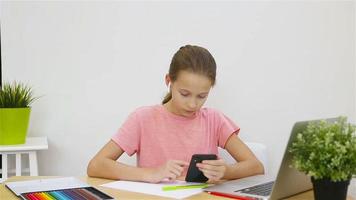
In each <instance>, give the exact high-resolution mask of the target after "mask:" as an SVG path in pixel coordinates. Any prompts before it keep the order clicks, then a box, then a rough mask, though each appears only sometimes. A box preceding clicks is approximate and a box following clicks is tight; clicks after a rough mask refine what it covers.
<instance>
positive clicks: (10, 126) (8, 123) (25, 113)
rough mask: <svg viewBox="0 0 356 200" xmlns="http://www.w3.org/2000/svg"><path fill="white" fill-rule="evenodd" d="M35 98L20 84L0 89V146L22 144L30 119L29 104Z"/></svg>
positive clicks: (7, 85) (26, 87) (28, 88)
mask: <svg viewBox="0 0 356 200" xmlns="http://www.w3.org/2000/svg"><path fill="white" fill-rule="evenodd" d="M35 99H36V98H35V97H33V95H32V89H31V88H30V87H28V86H26V85H24V84H22V83H17V82H14V83H13V84H10V83H5V84H4V85H3V87H2V88H0V145H12V144H24V143H25V142H26V135H27V129H28V124H29V119H30V112H31V107H30V104H31V103H32V102H33V101H34V100H35Z"/></svg>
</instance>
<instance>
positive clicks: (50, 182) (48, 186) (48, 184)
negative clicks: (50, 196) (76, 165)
mask: <svg viewBox="0 0 356 200" xmlns="http://www.w3.org/2000/svg"><path fill="white" fill-rule="evenodd" d="M5 185H6V186H7V187H8V188H10V189H11V190H12V191H13V192H14V193H15V194H16V195H17V196H18V195H20V194H22V193H27V192H38V191H49V190H59V189H70V188H80V187H89V186H90V185H88V184H87V183H84V182H82V181H80V180H78V179H76V178H74V177H64V178H49V179H37V180H30V181H14V182H8V183H5Z"/></svg>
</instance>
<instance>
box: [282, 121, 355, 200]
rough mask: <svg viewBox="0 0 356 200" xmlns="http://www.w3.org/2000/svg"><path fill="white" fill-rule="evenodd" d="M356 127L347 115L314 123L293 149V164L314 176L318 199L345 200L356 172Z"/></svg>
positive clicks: (315, 193) (301, 134) (300, 135)
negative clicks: (348, 120)
mask: <svg viewBox="0 0 356 200" xmlns="http://www.w3.org/2000/svg"><path fill="white" fill-rule="evenodd" d="M355 129H356V127H355V126H354V125H352V124H350V123H347V118H346V117H339V118H338V119H337V121H336V122H328V121H325V120H321V121H315V122H311V123H309V124H308V125H307V127H306V129H305V130H303V131H302V132H301V133H299V134H297V138H296V140H295V141H294V142H293V144H292V146H291V148H290V149H289V150H290V152H291V154H292V166H293V167H295V168H296V169H298V170H299V171H301V172H304V173H306V174H307V175H309V176H310V177H311V181H312V183H313V188H314V196H315V199H317V200H318V199H319V200H321V199H323V200H324V199H333V200H338V199H339V200H345V199H346V196H347V189H348V185H349V183H350V179H351V178H352V176H353V175H355V174H356V135H355Z"/></svg>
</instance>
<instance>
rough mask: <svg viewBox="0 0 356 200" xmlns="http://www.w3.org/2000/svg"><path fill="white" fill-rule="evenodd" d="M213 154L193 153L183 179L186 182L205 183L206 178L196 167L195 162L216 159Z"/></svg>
mask: <svg viewBox="0 0 356 200" xmlns="http://www.w3.org/2000/svg"><path fill="white" fill-rule="evenodd" d="M216 159H217V156H216V155H215V154H194V155H193V156H192V159H191V160H190V164H189V168H188V172H187V176H186V177H185V181H187V182H199V183H205V182H206V181H208V178H207V177H206V176H204V174H203V172H202V171H200V170H199V168H198V167H197V163H201V162H202V161H203V160H216Z"/></svg>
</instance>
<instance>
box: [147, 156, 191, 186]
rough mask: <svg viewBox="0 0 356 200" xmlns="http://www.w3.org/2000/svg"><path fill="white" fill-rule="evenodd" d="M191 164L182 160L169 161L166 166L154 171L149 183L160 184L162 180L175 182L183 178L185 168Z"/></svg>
mask: <svg viewBox="0 0 356 200" xmlns="http://www.w3.org/2000/svg"><path fill="white" fill-rule="evenodd" d="M188 165H189V163H187V162H185V161H181V160H168V161H167V162H166V163H165V164H164V165H162V166H160V167H158V168H155V169H153V171H152V172H151V173H150V175H149V179H148V182H151V183H158V182H160V181H162V180H166V179H168V180H170V181H174V180H176V179H177V177H179V176H181V174H182V172H183V170H184V167H185V166H188Z"/></svg>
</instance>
